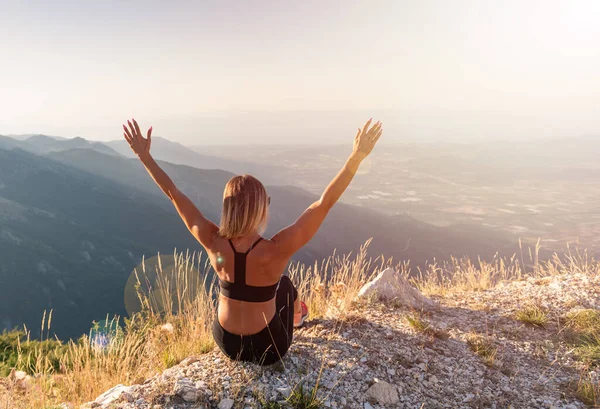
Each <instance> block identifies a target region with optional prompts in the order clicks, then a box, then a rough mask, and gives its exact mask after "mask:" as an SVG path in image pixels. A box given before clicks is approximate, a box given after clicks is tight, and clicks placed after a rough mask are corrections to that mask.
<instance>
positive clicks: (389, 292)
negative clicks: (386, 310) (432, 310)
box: [358, 268, 434, 309]
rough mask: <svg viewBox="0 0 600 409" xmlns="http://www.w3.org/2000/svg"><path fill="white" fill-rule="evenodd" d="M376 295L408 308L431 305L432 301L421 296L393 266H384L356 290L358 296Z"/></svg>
mask: <svg viewBox="0 0 600 409" xmlns="http://www.w3.org/2000/svg"><path fill="white" fill-rule="evenodd" d="M373 295H376V296H377V297H379V299H381V300H384V301H392V300H393V301H396V302H399V303H401V304H402V305H404V306H406V307H410V308H418V309H421V308H423V307H431V306H433V305H434V304H433V302H432V301H431V300H430V299H428V298H427V297H425V296H423V294H421V293H420V292H419V290H417V289H416V288H414V287H413V286H411V285H410V283H409V282H408V280H407V279H406V278H404V277H402V275H400V274H399V273H398V272H397V271H396V270H394V269H393V268H386V269H385V270H383V271H382V272H381V273H379V275H378V276H377V277H375V278H374V279H373V280H372V281H370V282H369V283H367V284H365V285H364V286H363V287H362V288H361V289H360V291H359V292H358V298H365V297H369V296H373Z"/></svg>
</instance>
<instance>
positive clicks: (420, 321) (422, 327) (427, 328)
mask: <svg viewBox="0 0 600 409" xmlns="http://www.w3.org/2000/svg"><path fill="white" fill-rule="evenodd" d="M404 318H405V320H406V322H407V323H408V325H410V326H411V328H412V329H414V330H415V331H416V332H418V333H421V334H423V335H426V336H429V337H433V338H438V339H447V338H448V337H449V335H448V333H447V332H446V331H442V330H440V329H437V328H435V327H433V326H432V325H431V324H430V323H429V322H428V321H427V320H426V319H425V318H424V317H423V314H422V313H419V312H415V313H412V314H409V315H407V316H405V317H404Z"/></svg>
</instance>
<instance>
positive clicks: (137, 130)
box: [131, 118, 142, 137]
mask: <svg viewBox="0 0 600 409" xmlns="http://www.w3.org/2000/svg"><path fill="white" fill-rule="evenodd" d="M131 120H132V121H133V124H134V125H135V130H136V132H137V134H138V135H139V136H140V137H141V136H142V132H141V131H140V126H139V125H138V123H137V121H136V120H135V119H133V118H131Z"/></svg>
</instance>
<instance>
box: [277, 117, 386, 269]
mask: <svg viewBox="0 0 600 409" xmlns="http://www.w3.org/2000/svg"><path fill="white" fill-rule="evenodd" d="M370 125H371V119H369V120H368V121H367V123H366V124H365V126H364V127H363V129H360V128H358V133H357V134H356V137H355V138H354V149H353V150H352V154H351V155H350V157H349V158H348V160H347V161H346V163H345V165H344V167H343V168H342V170H340V172H339V173H338V174H337V176H336V177H335V178H334V179H333V180H332V181H331V183H330V184H329V186H327V188H326V189H325V191H324V192H323V195H322V196H321V198H320V199H319V200H317V201H316V202H314V203H313V204H311V205H310V206H309V207H308V209H306V210H305V211H304V213H302V215H301V216H300V217H299V218H298V220H296V222H295V223H294V224H292V225H291V226H288V227H286V228H285V229H283V230H281V231H280V232H279V233H277V234H276V235H275V236H274V237H273V238H272V239H271V241H272V242H273V243H275V244H276V245H277V246H278V248H279V250H280V252H281V254H282V255H284V256H286V257H288V256H291V255H292V254H294V253H295V252H296V251H298V250H299V249H300V248H302V246H304V245H305V244H306V243H308V242H309V241H310V239H312V237H313V236H314V235H315V233H316V232H317V230H319V227H320V226H321V224H322V223H323V220H325V217H326V216H327V213H329V210H331V208H332V207H333V205H334V204H335V203H336V202H337V201H338V199H339V198H340V196H342V194H343V193H344V191H345V190H346V188H347V187H348V185H349V184H350V182H351V181H352V179H353V178H354V175H355V174H356V172H357V171H358V167H359V166H360V163H361V162H362V161H363V160H364V159H365V158H366V157H367V156H368V155H369V154H370V153H371V151H372V150H373V148H374V147H375V144H376V143H377V141H378V140H379V138H380V137H381V133H382V132H383V129H382V127H381V122H377V123H376V124H375V125H373V126H372V127H371V128H369V127H370Z"/></svg>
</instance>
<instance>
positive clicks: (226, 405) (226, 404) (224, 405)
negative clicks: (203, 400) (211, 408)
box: [217, 398, 235, 409]
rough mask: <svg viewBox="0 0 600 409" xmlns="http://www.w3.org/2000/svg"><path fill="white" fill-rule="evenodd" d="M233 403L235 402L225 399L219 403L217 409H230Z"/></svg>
mask: <svg viewBox="0 0 600 409" xmlns="http://www.w3.org/2000/svg"><path fill="white" fill-rule="evenodd" d="M234 403H235V402H234V401H233V399H229V398H225V399H223V400H222V401H221V402H219V406H217V407H218V408H219V409H231V408H232V407H233V404H234Z"/></svg>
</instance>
